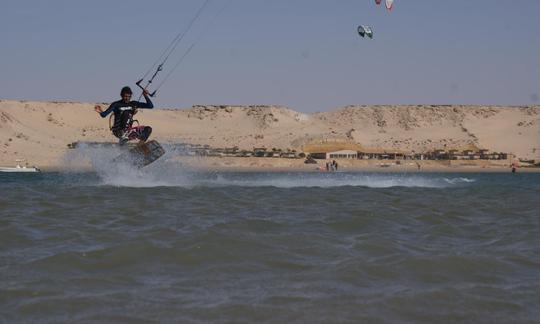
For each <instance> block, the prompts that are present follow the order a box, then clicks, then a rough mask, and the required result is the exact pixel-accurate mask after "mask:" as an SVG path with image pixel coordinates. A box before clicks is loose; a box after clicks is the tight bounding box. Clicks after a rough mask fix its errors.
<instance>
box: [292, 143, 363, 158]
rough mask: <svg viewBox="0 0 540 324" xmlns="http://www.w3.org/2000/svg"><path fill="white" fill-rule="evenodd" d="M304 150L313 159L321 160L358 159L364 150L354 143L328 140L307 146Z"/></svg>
mask: <svg viewBox="0 0 540 324" xmlns="http://www.w3.org/2000/svg"><path fill="white" fill-rule="evenodd" d="M302 149H303V151H304V152H305V153H309V154H310V155H311V157H312V158H314V159H319V160H328V159H357V158H358V151H361V150H362V146H361V145H360V144H357V143H354V142H348V141H339V140H335V141H330V140H328V141H320V142H313V143H310V144H306V145H304V146H303V148H302Z"/></svg>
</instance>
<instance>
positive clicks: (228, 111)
mask: <svg viewBox="0 0 540 324" xmlns="http://www.w3.org/2000/svg"><path fill="white" fill-rule="evenodd" d="M93 106H94V104H93V103H66V102H31V101H13V100H0V153H1V154H0V166H13V165H14V163H15V160H16V159H25V160H26V161H27V162H28V163H29V164H30V165H37V166H38V167H40V168H42V169H44V170H63V169H69V168H71V167H72V166H71V165H67V164H66V163H68V162H66V158H65V156H66V154H67V153H68V147H67V146H68V144H70V143H72V142H77V141H93V142H110V141H114V140H115V138H114V137H113V136H112V135H111V134H110V131H109V129H108V120H107V119H102V118H100V117H99V116H98V115H97V114H96V113H95V112H94V111H93ZM136 117H137V119H138V120H139V121H140V122H141V124H145V125H151V126H152V127H153V129H154V131H153V134H152V138H154V139H157V140H158V141H159V142H161V143H191V144H200V145H209V146H211V147H215V148H218V147H221V148H225V147H233V146H236V147H238V148H240V149H245V150H252V149H253V148H255V147H265V148H267V149H268V150H271V149H272V148H277V149H282V150H287V149H290V150H293V149H294V150H297V151H298V152H301V151H304V148H305V147H306V146H307V145H310V144H311V143H327V142H347V143H354V144H356V145H358V146H361V147H365V148H379V149H385V150H386V149H387V150H396V151H409V152H411V151H415V152H424V151H427V150H433V149H453V148H455V149H460V148H461V149H462V148H465V147H477V148H485V149H489V150H492V151H496V152H505V153H512V154H514V155H515V156H516V157H517V158H521V159H527V160H536V161H540V106H530V107H497V106H462V105H453V106H436V105H415V106H347V107H344V108H340V109H336V110H332V111H329V112H324V113H314V114H304V113H300V112H296V111H294V110H291V109H289V108H286V107H278V106H215V105H213V106H194V107H192V108H190V109H160V108H158V109H154V110H143V111H141V112H140V113H139V114H137V115H136ZM181 159H182V158H181V157H173V158H172V159H171V163H173V162H174V161H175V160H178V161H180V160H181ZM413 162H414V161H413ZM184 163H185V164H186V165H188V166H189V165H191V166H192V167H194V168H205V169H209V170H213V169H220V170H269V171H286V170H298V171H312V170H315V168H316V166H315V165H305V164H304V163H303V160H295V159H282V158H205V159H198V160H197V162H190V159H189V158H184ZM324 163H325V162H324V161H320V162H319V167H324ZM339 163H340V165H341V166H342V167H341V170H343V171H384V172H392V171H399V172H409V171H410V172H413V171H415V172H417V171H419V170H418V167H417V165H416V162H414V163H413V164H412V165H409V164H408V162H406V161H404V162H401V163H402V164H401V165H397V164H396V162H395V161H394V162H392V161H372V160H370V161H364V160H339ZM381 163H383V164H388V165H389V166H382V167H381V165H380V164H381ZM420 164H421V167H420V171H431V172H433V171H437V172H443V171H455V172H463V171H472V170H474V172H478V171H489V172H494V171H500V172H508V170H509V164H510V162H509V161H498V162H497V163H495V162H489V163H488V162H487V161H474V162H459V163H455V161H452V162H450V161H446V162H445V163H441V162H437V161H420ZM521 170H525V169H520V171H521Z"/></svg>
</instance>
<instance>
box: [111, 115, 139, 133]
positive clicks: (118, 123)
mask: <svg viewBox="0 0 540 324" xmlns="http://www.w3.org/2000/svg"><path fill="white" fill-rule="evenodd" d="M135 111H136V110H133V111H122V112H121V113H120V117H119V118H118V120H117V119H116V114H111V116H110V117H109V129H110V130H111V131H112V133H113V134H114V135H115V136H116V137H122V136H123V135H124V134H125V133H128V132H129V131H131V130H132V129H134V128H136V127H138V126H140V124H139V121H138V120H136V119H133V115H135ZM134 123H137V126H135V127H134V126H133V124H134Z"/></svg>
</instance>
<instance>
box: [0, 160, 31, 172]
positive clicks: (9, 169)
mask: <svg viewBox="0 0 540 324" xmlns="http://www.w3.org/2000/svg"><path fill="white" fill-rule="evenodd" d="M15 162H16V163H17V165H16V166H14V167H0V172H28V173H33V172H41V170H40V169H38V168H37V167H35V166H33V167H29V166H28V163H26V164H25V165H22V166H21V164H22V163H23V162H24V160H16V161H15Z"/></svg>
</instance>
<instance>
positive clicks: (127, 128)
mask: <svg viewBox="0 0 540 324" xmlns="http://www.w3.org/2000/svg"><path fill="white" fill-rule="evenodd" d="M132 95H133V92H132V91H131V89H130V88H129V87H123V88H122V91H121V92H120V96H121V97H122V99H121V100H118V101H115V102H113V103H112V104H111V105H110V106H109V108H107V110H105V111H103V109H101V106H100V105H96V106H95V108H94V110H95V111H96V112H98V113H99V115H100V116H101V117H102V118H105V117H107V115H109V114H110V113H111V112H112V113H114V123H113V126H112V127H111V130H112V132H113V134H114V136H116V137H118V139H119V140H120V145H123V144H125V143H127V142H128V141H131V140H135V139H138V140H139V141H140V142H139V143H144V142H145V141H146V140H147V139H148V137H150V134H151V133H152V127H150V126H136V127H133V115H135V114H136V113H137V109H139V108H142V109H152V108H154V104H153V103H152V101H151V100H150V97H149V93H148V91H146V90H144V91H143V95H144V99H145V100H146V103H144V102H139V101H131V96H132Z"/></svg>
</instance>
